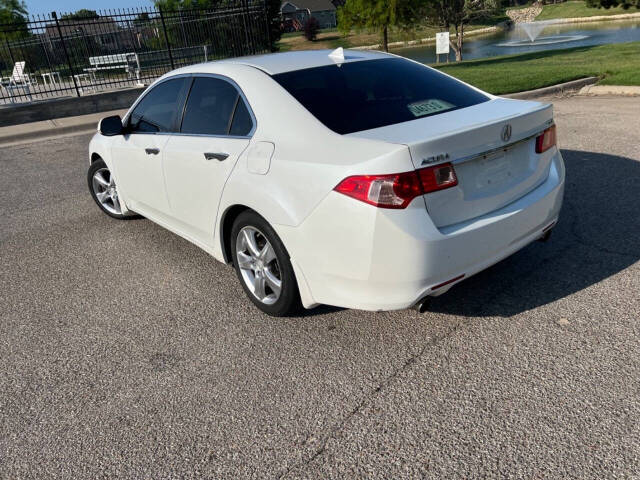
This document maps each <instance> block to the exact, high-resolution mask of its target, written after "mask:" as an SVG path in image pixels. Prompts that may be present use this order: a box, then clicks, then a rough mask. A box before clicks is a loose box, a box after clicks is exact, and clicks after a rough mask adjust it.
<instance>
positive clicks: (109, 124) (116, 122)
mask: <svg viewBox="0 0 640 480" xmlns="http://www.w3.org/2000/svg"><path fill="white" fill-rule="evenodd" d="M98 130H99V131H100V133H101V134H102V135H104V136H105V137H113V136H115V135H121V134H122V133H123V130H124V129H123V128H122V119H121V118H120V115H113V116H111V117H105V118H103V119H102V120H100V123H99V124H98Z"/></svg>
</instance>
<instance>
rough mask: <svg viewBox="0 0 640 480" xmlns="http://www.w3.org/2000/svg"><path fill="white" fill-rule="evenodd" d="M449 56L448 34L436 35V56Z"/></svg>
mask: <svg viewBox="0 0 640 480" xmlns="http://www.w3.org/2000/svg"><path fill="white" fill-rule="evenodd" d="M440 54H445V55H449V32H440V33H436V55H440Z"/></svg>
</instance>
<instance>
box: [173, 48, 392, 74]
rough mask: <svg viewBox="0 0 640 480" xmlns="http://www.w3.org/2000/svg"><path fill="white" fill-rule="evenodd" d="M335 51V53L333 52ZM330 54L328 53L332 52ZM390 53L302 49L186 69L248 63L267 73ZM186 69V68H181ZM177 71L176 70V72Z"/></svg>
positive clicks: (349, 61) (371, 57)
mask: <svg viewBox="0 0 640 480" xmlns="http://www.w3.org/2000/svg"><path fill="white" fill-rule="evenodd" d="M334 52H335V53H334ZM332 53H333V55H332V56H330V54H332ZM391 57H392V55H389V54H386V53H382V52H374V51H364V50H344V51H342V52H338V51H336V50H302V51H296V52H282V53H269V54H266V55H251V56H247V57H237V58H228V59H224V60H218V61H214V62H207V63H201V64H198V65H197V66H196V65H193V66H192V67H191V68H189V67H187V69H188V70H190V71H194V70H196V69H197V70H198V71H199V72H202V73H209V72H210V73H215V66H216V65H221V64H227V65H229V64H231V65H248V66H250V67H255V68H258V69H260V70H262V71H264V72H265V73H268V74H269V75H277V74H278V73H284V72H291V71H294V70H303V69H306V68H313V67H321V66H323V65H334V64H336V63H352V62H358V61H362V60H374V59H379V58H391ZM181 70H186V69H181ZM176 73H177V72H176Z"/></svg>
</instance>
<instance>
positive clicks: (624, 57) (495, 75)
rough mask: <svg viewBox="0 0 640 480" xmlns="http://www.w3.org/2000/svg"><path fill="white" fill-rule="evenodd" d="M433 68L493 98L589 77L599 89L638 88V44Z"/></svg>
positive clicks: (639, 81)
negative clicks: (598, 81) (493, 96)
mask: <svg viewBox="0 0 640 480" xmlns="http://www.w3.org/2000/svg"><path fill="white" fill-rule="evenodd" d="M437 68H440V69H441V70H442V71H443V72H446V73H448V74H449V75H453V76H454V77H457V78H459V79H461V80H463V81H465V82H467V83H470V84H472V85H475V86H477V87H478V88H481V89H482V90H485V91H487V92H490V93H493V94H503V93H513V92H522V91H525V90H533V89H535V88H541V87H547V86H549V85H556V84H558V83H562V82H568V81H570V80H576V79H578V78H585V77H591V76H599V77H601V78H602V79H601V80H600V84H603V85H640V42H630V43H618V44H613V45H602V46H598V47H578V48H569V49H565V50H550V51H545V52H534V53H526V54H520V55H508V56H504V57H494V58H487V59H480V60H470V61H466V62H461V63H458V64H453V65H445V66H438V67H437Z"/></svg>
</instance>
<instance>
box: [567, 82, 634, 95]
mask: <svg viewBox="0 0 640 480" xmlns="http://www.w3.org/2000/svg"><path fill="white" fill-rule="evenodd" d="M578 95H622V96H629V97H635V96H637V95H640V86H633V85H590V86H586V87H582V88H581V89H580V92H578Z"/></svg>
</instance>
